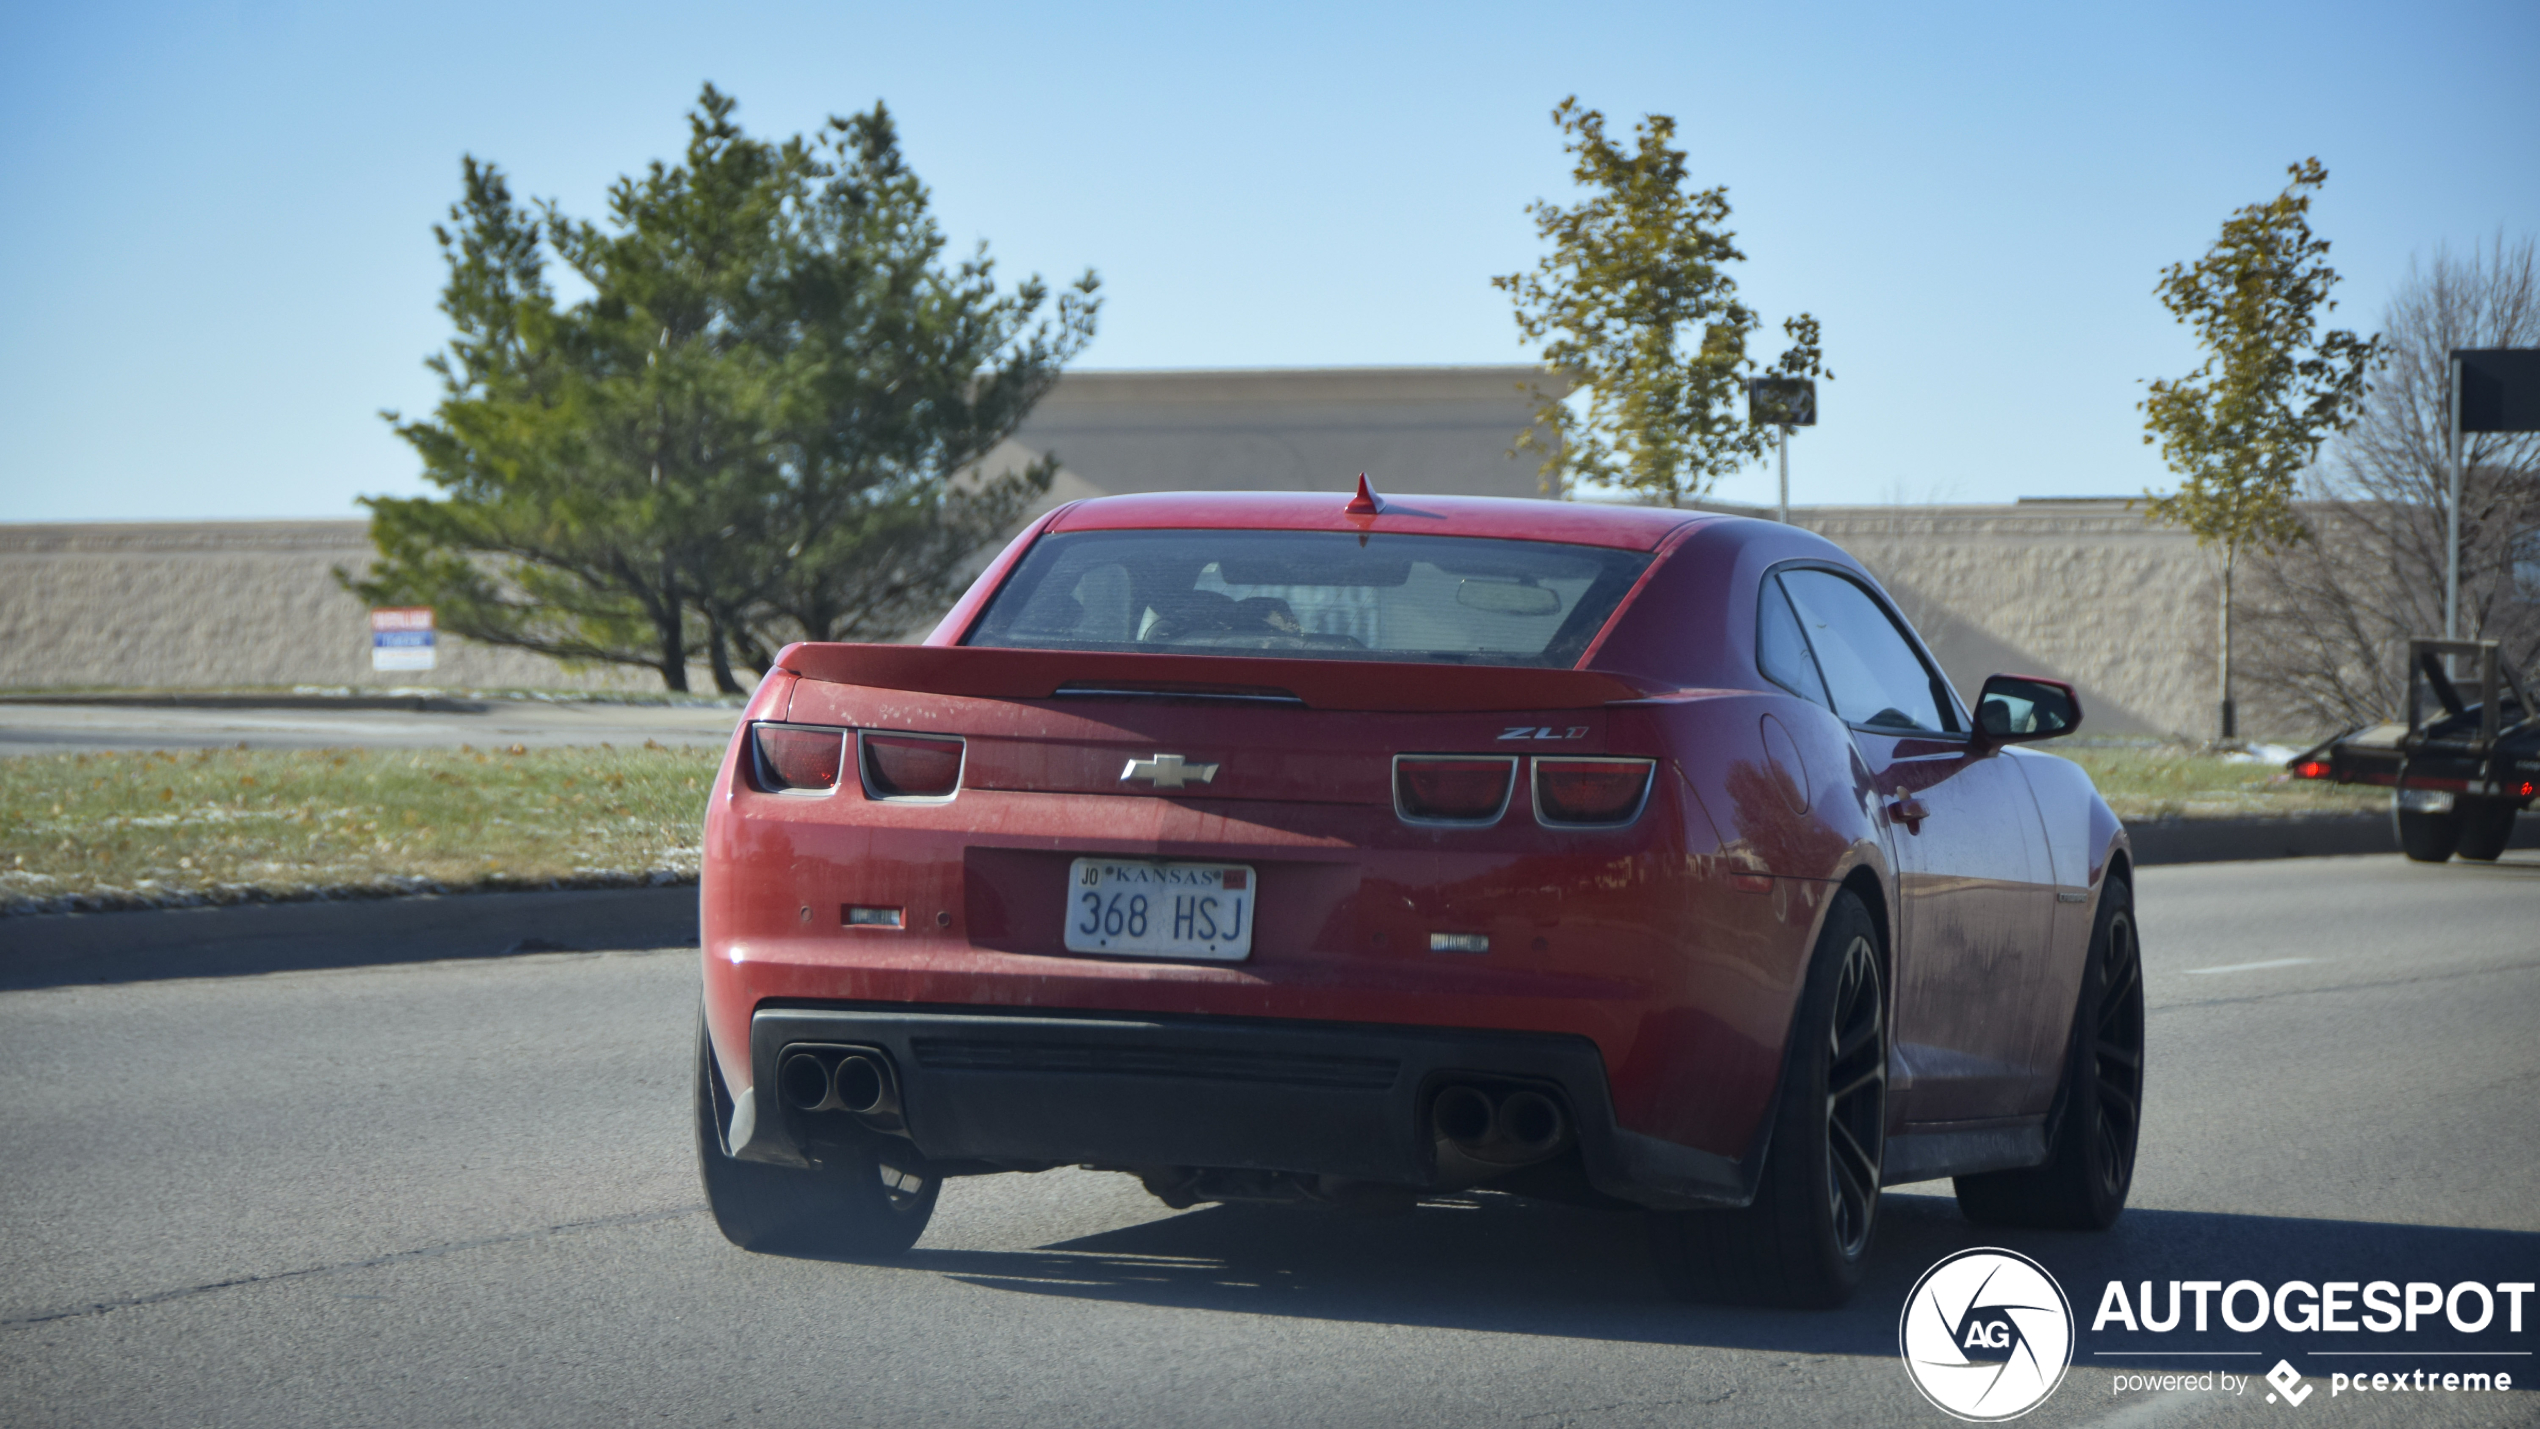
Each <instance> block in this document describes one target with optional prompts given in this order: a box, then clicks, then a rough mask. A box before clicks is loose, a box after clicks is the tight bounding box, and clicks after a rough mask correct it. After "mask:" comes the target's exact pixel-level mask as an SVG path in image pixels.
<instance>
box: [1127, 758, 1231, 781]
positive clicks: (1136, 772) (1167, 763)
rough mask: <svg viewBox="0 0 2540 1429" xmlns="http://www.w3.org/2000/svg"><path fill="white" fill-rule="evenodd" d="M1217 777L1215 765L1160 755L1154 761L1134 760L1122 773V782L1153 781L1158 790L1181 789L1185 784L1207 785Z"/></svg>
mask: <svg viewBox="0 0 2540 1429" xmlns="http://www.w3.org/2000/svg"><path fill="white" fill-rule="evenodd" d="M1216 777H1217V766H1216V765H1214V764H1191V763H1187V762H1185V761H1184V760H1183V758H1182V756H1180V755H1178V754H1159V755H1157V756H1156V757H1154V758H1153V759H1132V760H1130V761H1129V767H1128V768H1126V769H1123V770H1121V771H1120V780H1121V782H1122V783H1124V784H1125V783H1127V782H1128V781H1129V780H1132V779H1152V780H1154V781H1155V787H1157V788H1158V789H1179V788H1181V787H1182V786H1183V785H1184V784H1205V783H1207V782H1208V781H1209V780H1211V779H1214V778H1216Z"/></svg>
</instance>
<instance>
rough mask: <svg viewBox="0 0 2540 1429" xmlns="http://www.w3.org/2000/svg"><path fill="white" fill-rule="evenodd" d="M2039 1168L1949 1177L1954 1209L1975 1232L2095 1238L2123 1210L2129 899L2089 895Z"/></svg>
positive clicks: (2132, 1007) (2139, 966)
mask: <svg viewBox="0 0 2540 1429" xmlns="http://www.w3.org/2000/svg"><path fill="white" fill-rule="evenodd" d="M2047 1121H2048V1125H2049V1127H2050V1128H2051V1130H2050V1135H2051V1136H2052V1137H2053V1140H2052V1141H2051V1142H2050V1143H2049V1144H2048V1147H2047V1157H2046V1161H2045V1164H2043V1165H2040V1166H2031V1167H2026V1168H2023V1169H2021V1170H2016V1171H1988V1172H1985V1173H1983V1174H1982V1175H1976V1176H1961V1177H1959V1178H1957V1190H1958V1209H1959V1210H1960V1211H1962V1212H1964V1213H1965V1215H1966V1217H1967V1218H1968V1219H1969V1220H1972V1221H1976V1222H1978V1223H1980V1224H1983V1225H1994V1226H2028V1227H2036V1228H2043V1229H2053V1230H2104V1229H2106V1228H2107V1227H2108V1226H2109V1225H2111V1224H2112V1223H2114V1222H2115V1220H2116V1219H2117V1216H2118V1215H2119V1214H2120V1213H2121V1212H2123V1211H2124V1210H2125V1203H2126V1196H2127V1194H2128V1193H2129V1192H2130V1191H2132V1189H2133V1187H2134V1162H2135V1154H2136V1151H2137V1149H2138V1147H2139V1145H2140V1143H2141V1139H2142V1135H2143V948H2142V944H2141V943H2140V942H2139V941H2138V939H2137V937H2136V933H2135V923H2134V891H2133V889H2132V888H2131V887H2130V886H2128V885H2127V884H2126V882H2125V881H2124V880H2123V879H2121V878H2110V879H2109V880H2108V881H2107V884H2106V886H2105V887H2103V888H2102V889H2101V890H2100V894H2099V917H2098V919H2097V921H2096V923H2095V924H2094V925H2093V927H2092V931H2091V937H2090V956H2089V961H2088V963H2087V964H2086V965H2085V966H2084V968H2083V970H2082V986H2081V998H2080V1003H2079V1006H2077V1007H2076V1008H2075V1009H2074V1013H2073V1031H2072V1039H2071V1042H2070V1045H2069V1047H2068V1050H2067V1056H2066V1059H2065V1067H2064V1084H2063V1087H2062V1089H2061V1090H2060V1091H2059V1092H2058V1093H2057V1095H2056V1098H2055V1110H2054V1111H2053V1113H2051V1114H2050V1115H2049V1117H2048V1119H2047Z"/></svg>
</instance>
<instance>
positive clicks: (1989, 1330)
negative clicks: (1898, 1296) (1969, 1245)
mask: <svg viewBox="0 0 2540 1429" xmlns="http://www.w3.org/2000/svg"><path fill="white" fill-rule="evenodd" d="M1896 1338H1897V1344H1898V1349H1899V1350H1900V1352H1901V1353H1902V1354H1903V1355H1904V1357H1905V1373H1906V1374H1907V1375H1908V1376H1910V1377H1911V1378H1912V1379H1913V1381H1914V1387H1915V1388H1916V1389H1919V1390H1921V1391H1922V1392H1923V1397H1924V1398H1925V1399H1928V1400H1930V1401H1931V1402H1932V1403H1933V1404H1934V1405H1937V1406H1938V1407H1939V1408H1940V1409H1941V1410H1943V1411H1944V1412H1946V1413H1949V1414H1953V1415H1955V1416H1957V1417H1958V1418H1960V1419H1971V1420H1976V1421H1978V1422H1990V1421H1993V1420H2001V1419H2017V1418H2019V1417H2020V1416H2021V1415H2023V1414H2026V1413H2028V1412H2029V1411H2030V1410H2032V1409H2035V1408H2036V1407H2037V1406H2039V1405H2041V1404H2043V1403H2045V1402H2046V1397H2047V1396H2048V1395H2050V1394H2053V1393H2054V1392H2055V1386H2056V1385H2058V1384H2061V1383H2063V1380H2064V1371H2066V1370H2068V1369H2070V1368H2072V1363H2073V1307H2072V1304H2071V1302H2070V1301H2067V1300H2066V1299H2065V1298H2064V1287H2062V1286H2060V1285H2058V1284H2056V1283H2055V1277H2054V1276H2052V1275H2049V1274H2047V1273H2046V1267H2045V1266H2042V1265H2040V1264H2038V1263H2037V1262H2036V1261H2034V1260H2031V1259H2029V1258H2028V1257H2027V1256H2025V1255H2022V1254H2020V1253H2019V1252H2018V1251H2013V1250H2000V1249H1997V1248H1995V1247H1992V1246H1980V1247H1978V1248H1976V1249H1974V1250H1962V1251H1960V1252H1958V1253H1957V1254H1956V1255H1953V1256H1950V1257H1949V1258H1947V1259H1945V1260H1943V1261H1941V1262H1940V1263H1939V1264H1938V1265H1935V1266H1933V1267H1932V1268H1931V1269H1929V1270H1926V1271H1924V1272H1923V1278H1922V1279H1920V1280H1918V1281H1915V1282H1914V1292H1913V1293H1912V1294H1910V1295H1908V1296H1906V1297H1905V1314H1904V1316H1903V1317H1902V1318H1901V1319H1899V1320H1898V1321H1897V1325H1896Z"/></svg>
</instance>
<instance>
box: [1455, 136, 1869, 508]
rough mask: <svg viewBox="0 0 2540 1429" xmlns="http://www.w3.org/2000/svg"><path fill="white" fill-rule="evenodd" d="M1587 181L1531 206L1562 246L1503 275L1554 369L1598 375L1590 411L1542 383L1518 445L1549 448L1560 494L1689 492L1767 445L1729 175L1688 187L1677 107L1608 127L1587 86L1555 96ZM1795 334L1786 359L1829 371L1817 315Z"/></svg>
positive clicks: (1777, 366) (1791, 368) (1549, 467)
mask: <svg viewBox="0 0 2540 1429" xmlns="http://www.w3.org/2000/svg"><path fill="white" fill-rule="evenodd" d="M1552 122H1553V123H1554V125H1555V126H1557V127H1558V128H1559V129H1560V130H1561V132H1562V133H1563V135H1565V136H1566V138H1565V141H1564V144H1563V147H1564V148H1565V149H1566V150H1567V151H1568V152H1569V153H1570V154H1571V155H1572V156H1573V157H1574V159H1575V162H1574V163H1573V165H1572V167H1571V171H1570V172H1571V177H1572V178H1574V179H1576V180H1577V181H1578V183H1579V185H1580V187H1581V188H1583V189H1585V190H1587V195H1586V196H1585V197H1584V198H1582V199H1581V200H1580V201H1579V202H1578V203H1576V204H1572V205H1569V206H1566V207H1565V206H1563V205H1560V204H1554V203H1547V202H1544V201H1542V200H1540V199H1538V200H1537V201H1535V202H1534V203H1531V204H1529V205H1527V206H1526V212H1527V214H1528V215H1529V216H1531V217H1532V218H1533V219H1534V221H1535V231H1536V233H1537V234H1538V235H1539V236H1541V237H1542V238H1543V239H1544V241H1545V242H1546V243H1547V244H1548V245H1550V250H1551V251H1550V252H1548V253H1546V254H1545V255H1544V257H1543V258H1542V259H1541V261H1539V262H1538V263H1537V264H1536V265H1535V269H1534V271H1532V272H1529V273H1511V274H1508V275H1507V276H1505V277H1499V278H1493V279H1491V286H1492V287H1495V288H1497V289H1499V290H1500V291H1501V292H1504V293H1506V294H1508V295H1509V298H1510V300H1511V301H1512V302H1513V303H1514V305H1515V307H1516V315H1517V330H1518V332H1520V333H1521V334H1523V335H1524V337H1525V339H1526V341H1527V342H1528V343H1530V344H1541V351H1542V362H1543V366H1544V369H1545V371H1546V372H1547V373H1549V374H1556V375H1559V376H1562V377H1566V378H1568V379H1569V380H1570V381H1572V382H1576V383H1579V384H1581V385H1583V386H1584V387H1586V389H1587V403H1586V408H1587V410H1586V411H1585V412H1584V413H1579V412H1576V411H1574V410H1573V409H1572V408H1571V407H1570V406H1568V405H1567V404H1565V403H1564V402H1563V401H1562V400H1561V396H1562V394H1560V393H1556V392H1552V391H1548V390H1547V389H1546V388H1544V387H1543V386H1542V385H1541V384H1536V385H1534V386H1532V387H1530V388H1529V389H1528V392H1529V395H1530V396H1531V397H1532V398H1533V399H1534V402H1535V408H1536V410H1535V423H1536V424H1535V425H1534V426H1533V427H1531V428H1529V429H1528V430H1527V431H1526V432H1524V433H1522V434H1520V435H1519V436H1518V438H1517V443H1516V450H1517V451H1537V452H1541V453H1542V454H1543V465H1542V468H1541V470H1542V478H1543V490H1544V493H1545V494H1546V495H1552V496H1558V495H1562V494H1564V493H1565V492H1567V491H1568V490H1570V489H1571V488H1573V487H1575V486H1577V485H1580V484H1588V485H1598V486H1609V487H1619V488H1621V489H1623V490H1626V491H1632V492H1637V493H1640V494H1642V495H1645V496H1651V497H1657V498H1663V499H1664V500H1665V501H1666V502H1667V504H1669V505H1671V506H1673V505H1677V504H1679V503H1681V502H1683V501H1685V500H1687V499H1689V498H1695V497H1700V496H1701V495H1703V494H1704V493H1706V492H1708V491H1709V490H1710V489H1711V488H1712V487H1713V486H1714V485H1715V484H1717V483H1718V481H1719V480H1720V478H1722V477H1724V476H1726V475H1728V474H1729V473H1730V472H1733V471H1735V470H1736V469H1737V468H1738V467H1740V466H1742V465H1744V464H1745V463H1747V462H1749V461H1753V460H1756V459H1757V458H1759V457H1761V456H1762V455H1763V454H1764V451H1765V447H1766V444H1767V442H1768V441H1769V440H1770V439H1771V429H1770V428H1767V427H1758V426H1756V425H1754V424H1752V423H1750V422H1749V421H1747V419H1746V409H1745V401H1744V398H1745V379H1746V378H1747V377H1748V376H1749V375H1750V374H1752V373H1753V372H1754V371H1755V370H1756V364H1755V361H1754V359H1753V358H1751V357H1749V356H1748V355H1747V341H1748V339H1749V337H1750V336H1751V335H1752V334H1753V333H1754V332H1755V330H1756V328H1758V327H1759V326H1761V324H1762V319H1760V318H1759V317H1757V316H1756V314H1755V312H1754V310H1753V309H1751V308H1749V307H1747V306H1746V305H1745V304H1744V303H1742V302H1740V301H1739V300H1738V296H1737V281H1736V279H1735V278H1733V277H1732V276H1730V273H1729V265H1730V264H1732V263H1738V262H1742V261H1744V259H1745V257H1746V255H1745V254H1743V253H1741V252H1739V251H1738V249H1737V246H1736V243H1735V241H1734V239H1735V235H1734V234H1732V233H1730V232H1729V230H1728V229H1727V227H1726V226H1725V225H1726V224H1727V222H1728V217H1729V195H1728V190H1727V189H1726V188H1725V187H1720V188H1709V189H1700V190H1688V189H1687V188H1686V186H1685V183H1686V181H1685V154H1684V151H1683V150H1681V149H1676V148H1671V147H1669V142H1668V141H1669V140H1671V139H1673V138H1674V137H1675V132H1676V121H1675V120H1674V119H1672V118H1669V117H1668V116H1666V115H1664V114H1651V115H1648V116H1646V117H1644V118H1643V119H1642V120H1641V122H1640V124H1639V126H1638V127H1637V129H1635V130H1634V135H1635V138H1636V144H1635V145H1634V147H1632V148H1630V149H1626V148H1624V147H1623V146H1622V145H1620V144H1618V143H1616V142H1615V141H1614V140H1612V139H1610V138H1609V137H1607V135H1606V132H1605V116H1604V115H1603V114H1600V113H1598V112H1597V111H1596V110H1593V109H1583V108H1581V107H1580V106H1579V102H1578V99H1577V97H1576V96H1572V97H1570V98H1568V99H1564V100H1562V101H1561V103H1560V104H1559V105H1558V106H1557V107H1555V108H1554V109H1553V111H1552ZM1782 327H1783V331H1784V332H1785V333H1786V334H1787V335H1788V336H1789V338H1790V339H1791V346H1790V348H1789V350H1788V351H1786V352H1784V353H1783V354H1782V356H1781V358H1780V359H1779V360H1778V361H1777V362H1775V363H1774V364H1773V367H1772V368H1771V370H1772V371H1773V372H1776V373H1779V374H1782V375H1785V376H1791V377H1816V376H1824V377H1826V378H1829V379H1831V378H1832V377H1833V375H1834V374H1833V373H1830V372H1826V371H1825V370H1824V367H1823V362H1822V352H1821V350H1820V347H1819V334H1818V327H1817V320H1816V319H1815V318H1813V317H1810V316H1808V315H1807V314H1805V313H1803V314H1801V315H1799V316H1798V317H1795V318H1791V319H1789V320H1788V321H1786V322H1784V323H1783V324H1782Z"/></svg>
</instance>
